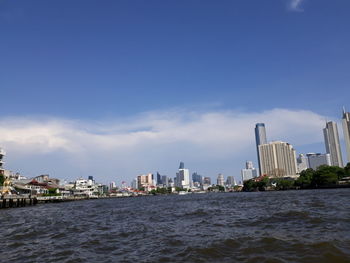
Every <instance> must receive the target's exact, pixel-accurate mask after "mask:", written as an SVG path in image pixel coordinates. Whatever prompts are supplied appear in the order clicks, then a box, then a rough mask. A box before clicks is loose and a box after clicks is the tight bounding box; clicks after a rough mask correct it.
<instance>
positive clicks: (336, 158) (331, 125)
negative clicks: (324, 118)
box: [323, 121, 343, 167]
mask: <svg viewBox="0 0 350 263" xmlns="http://www.w3.org/2000/svg"><path fill="white" fill-rule="evenodd" d="M323 134H324V142H325V146H326V152H327V153H329V154H330V156H331V165H333V166H339V167H343V157H342V154H341V148H340V143H339V134H338V127H337V123H335V122H334V121H329V122H327V123H326V128H324V129H323Z"/></svg>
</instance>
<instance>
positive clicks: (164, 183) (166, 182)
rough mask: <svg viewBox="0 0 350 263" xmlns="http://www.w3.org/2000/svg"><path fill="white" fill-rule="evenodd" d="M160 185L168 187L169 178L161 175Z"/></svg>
mask: <svg viewBox="0 0 350 263" xmlns="http://www.w3.org/2000/svg"><path fill="white" fill-rule="evenodd" d="M162 184H163V186H166V187H168V186H169V178H168V176H166V175H162Z"/></svg>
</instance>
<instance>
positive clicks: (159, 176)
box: [157, 172, 163, 185]
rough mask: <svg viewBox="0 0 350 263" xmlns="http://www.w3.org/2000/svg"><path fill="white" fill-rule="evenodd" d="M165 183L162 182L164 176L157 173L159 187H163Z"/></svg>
mask: <svg viewBox="0 0 350 263" xmlns="http://www.w3.org/2000/svg"><path fill="white" fill-rule="evenodd" d="M162 183H163V182H162V176H161V175H160V173H159V172H157V185H161V184H162Z"/></svg>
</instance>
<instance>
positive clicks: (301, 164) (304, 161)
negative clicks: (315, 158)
mask: <svg viewBox="0 0 350 263" xmlns="http://www.w3.org/2000/svg"><path fill="white" fill-rule="evenodd" d="M297 168H298V170H297V171H298V173H301V172H302V171H304V170H306V169H307V168H309V160H308V158H307V156H305V155H304V154H299V156H298V158H297Z"/></svg>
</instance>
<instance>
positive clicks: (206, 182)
mask: <svg viewBox="0 0 350 263" xmlns="http://www.w3.org/2000/svg"><path fill="white" fill-rule="evenodd" d="M203 184H204V185H211V179H210V177H204V178H203Z"/></svg>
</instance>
